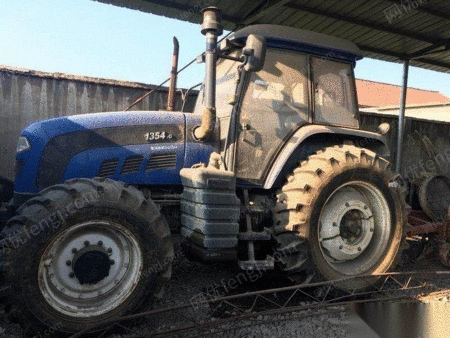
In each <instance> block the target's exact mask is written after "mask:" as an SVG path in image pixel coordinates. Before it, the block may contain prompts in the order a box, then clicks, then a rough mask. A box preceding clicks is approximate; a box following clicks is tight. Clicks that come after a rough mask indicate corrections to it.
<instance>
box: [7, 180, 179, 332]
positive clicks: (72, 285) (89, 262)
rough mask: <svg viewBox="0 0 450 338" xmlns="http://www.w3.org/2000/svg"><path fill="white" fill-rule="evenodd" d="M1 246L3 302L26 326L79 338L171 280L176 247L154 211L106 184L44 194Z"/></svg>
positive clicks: (138, 197)
mask: <svg viewBox="0 0 450 338" xmlns="http://www.w3.org/2000/svg"><path fill="white" fill-rule="evenodd" d="M2 238H3V240H2V243H3V250H4V253H5V255H4V259H5V265H4V273H5V275H6V282H7V283H8V284H9V285H11V289H10V291H9V292H8V300H9V303H10V304H11V305H12V306H13V308H14V311H13V313H15V316H14V317H15V318H16V319H18V320H19V321H21V322H22V324H24V325H25V326H30V325H34V324H38V323H41V324H44V325H46V326H48V327H50V328H53V329H54V330H59V331H65V332H77V331H80V330H83V329H85V328H87V327H90V326H92V325H96V324H100V323H101V322H103V321H105V320H109V319H112V318H116V317H120V316H123V315H126V314H129V313H131V312H133V311H135V310H136V309H137V308H138V307H139V306H140V305H141V304H142V303H143V302H148V301H149V298H150V297H151V296H152V295H156V296H158V295H160V294H161V292H162V286H163V284H164V281H165V280H167V279H168V278H170V274H171V263H172V259H173V244H172V240H171V236H170V231H169V227H168V225H167V224H166V221H165V220H164V218H163V217H162V216H161V214H160V213H159V210H158V208H157V207H156V206H155V205H154V204H153V203H152V202H151V201H148V200H146V199H145V198H144V196H143V194H142V193H141V192H140V191H138V190H137V189H135V188H134V187H131V186H127V185H125V184H123V183H121V182H116V181H112V180H109V179H74V180H70V181H67V182H66V183H65V184H60V185H55V186H52V187H50V188H47V189H45V190H43V191H42V192H41V193H40V194H39V196H38V197H35V198H32V199H30V200H29V201H28V202H26V203H25V204H24V205H22V206H21V207H20V208H19V210H18V215H17V216H15V217H13V218H12V219H11V220H10V221H9V222H8V224H7V226H6V227H5V229H4V230H3V232H2ZM33 323H34V324H33Z"/></svg>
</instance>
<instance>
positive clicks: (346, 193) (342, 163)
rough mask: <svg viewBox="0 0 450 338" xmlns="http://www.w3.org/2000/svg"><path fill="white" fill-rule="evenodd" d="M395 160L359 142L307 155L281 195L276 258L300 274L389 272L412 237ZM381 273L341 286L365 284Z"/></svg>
mask: <svg viewBox="0 0 450 338" xmlns="http://www.w3.org/2000/svg"><path fill="white" fill-rule="evenodd" d="M388 165H389V162H388V161H386V160H385V159H383V158H381V157H379V156H378V155H377V154H375V153H374V152H372V151H370V150H367V149H363V148H358V147H355V146H353V145H342V146H334V147H329V148H325V149H324V150H322V151H319V152H317V154H314V155H311V156H309V157H308V159H307V160H306V161H303V162H302V163H301V164H300V166H299V167H297V168H296V169H295V170H294V171H293V173H292V174H291V175H289V176H288V177H287V183H286V184H285V185H284V186H283V188H282V190H281V191H280V192H279V193H278V195H277V197H278V200H277V205H276V207H275V209H274V222H275V223H274V235H275V239H276V243H277V247H276V253H275V255H276V258H277V260H278V263H279V266H280V267H281V269H283V270H284V271H286V273H288V275H290V276H292V278H293V279H297V282H299V281H301V280H299V279H300V278H299V276H300V277H301V278H303V279H304V278H305V276H309V277H311V272H313V271H315V272H318V274H319V275H320V276H321V277H322V278H324V279H326V280H333V279H340V278H345V277H352V276H358V275H366V274H377V273H383V272H386V271H388V270H389V269H391V268H392V267H393V266H395V264H396V263H397V262H398V258H399V256H400V251H401V250H402V247H403V244H402V243H403V242H404V239H405V231H404V223H405V222H406V217H405V213H404V203H403V201H402V196H401V195H400V192H399V189H396V188H395V187H394V186H395V184H392V185H391V187H390V186H389V180H390V178H391V177H390V174H389V172H388V170H387V168H388ZM376 280H377V278H375V277H374V278H371V279H370V280H367V279H352V280H349V281H347V282H345V283H341V284H340V285H339V286H340V287H341V288H343V289H347V290H355V289H357V290H358V289H365V288H367V287H370V286H371V285H372V284H373V283H376Z"/></svg>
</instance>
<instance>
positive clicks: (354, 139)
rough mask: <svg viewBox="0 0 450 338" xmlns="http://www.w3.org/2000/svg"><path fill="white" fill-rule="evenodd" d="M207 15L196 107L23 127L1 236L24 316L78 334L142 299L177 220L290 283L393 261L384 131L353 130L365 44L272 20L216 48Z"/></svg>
mask: <svg viewBox="0 0 450 338" xmlns="http://www.w3.org/2000/svg"><path fill="white" fill-rule="evenodd" d="M203 15H204V17H203V24H202V33H203V34H204V35H205V36H206V40H207V43H206V51H205V53H203V54H202V56H201V57H200V59H201V61H203V62H204V63H205V64H206V74H205V80H204V83H203V85H202V88H201V90H200V93H199V96H198V100H197V103H196V106H195V109H194V111H193V113H182V112H169V111H167V112H166V111H156V112H147V111H141V112H114V113H99V114H88V115H78V116H70V117H63V118H57V119H52V120H48V121H42V122H38V123H35V124H32V125H31V126H29V127H28V128H26V129H25V130H24V131H23V132H22V135H21V137H20V139H19V141H18V152H17V155H16V161H17V162H16V179H15V182H14V197H13V199H12V201H11V202H10V204H9V210H10V213H11V215H10V218H9V221H8V222H7V224H6V225H4V227H3V230H2V233H1V238H2V241H1V244H0V245H1V250H2V251H1V252H2V257H1V259H2V278H3V283H4V284H5V285H7V286H8V287H9V289H8V291H7V297H8V301H9V302H10V304H11V305H12V307H14V310H15V311H13V312H14V313H15V314H19V315H18V316H17V317H19V318H20V320H21V321H22V322H23V323H37V322H39V323H43V324H45V325H48V326H50V327H55V326H57V327H58V328H59V329H60V330H62V331H66V332H75V331H78V330H81V329H84V328H86V327H88V326H90V325H93V324H96V323H101V322H102V321H104V320H107V319H110V318H113V317H116V316H123V315H125V314H127V313H130V312H133V311H136V310H137V309H138V308H139V307H140V306H141V304H148V303H149V302H150V301H151V300H150V298H151V297H154V296H160V295H161V293H162V290H163V284H164V281H165V280H167V279H168V278H170V275H171V263H172V260H173V257H174V249H173V244H172V240H171V231H170V230H171V228H175V230H177V231H180V232H181V234H182V235H183V237H184V242H183V245H182V246H183V250H184V252H185V254H186V255H187V256H188V257H190V258H191V259H197V260H201V261H204V262H224V261H235V262H237V264H239V266H240V267H241V268H242V269H245V270H256V269H258V270H271V269H278V270H280V271H283V272H284V273H286V274H287V275H288V276H289V277H290V278H291V279H292V280H294V281H296V282H307V281H308V280H311V279H312V278H313V277H314V276H319V277H320V278H323V279H327V280H330V279H337V278H342V277H352V276H358V275H367V274H378V273H383V272H386V271H387V270H388V269H390V268H391V267H392V266H393V265H394V262H395V261H396V259H397V257H398V255H399V252H400V248H401V244H402V241H403V239H404V222H405V216H404V207H403V203H402V198H401V196H400V193H399V189H398V186H397V184H396V183H395V182H393V181H391V178H392V177H391V174H390V173H389V171H388V165H389V162H388V160H386V159H385V157H388V156H389V149H388V148H387V146H386V142H385V138H384V136H383V135H382V134H381V133H375V132H368V131H364V130H361V129H360V127H359V115H358V106H357V97H356V90H355V81H354V74H353V69H354V66H355V62H356V61H357V60H358V59H360V58H361V53H360V50H359V49H358V48H357V46H356V45H354V44H352V43H350V42H348V41H344V40H341V39H338V38H332V37H329V36H325V35H322V34H318V33H313V32H308V31H303V30H298V29H293V28H288V27H282V26H273V25H255V26H249V27H246V28H244V29H242V30H239V31H237V32H235V33H233V34H232V35H230V36H229V37H228V38H227V39H224V40H223V41H221V43H220V44H218V43H217V37H218V36H219V35H220V34H221V33H222V27H221V24H220V11H219V10H218V9H217V8H214V7H209V8H206V9H205V10H204V11H203ZM384 127H385V126H384ZM380 130H383V132H386V128H380ZM169 224H170V225H171V226H169ZM172 230H173V229H172ZM374 280H376V277H374V278H373V279H372V280H370V281H368V280H367V279H349V280H348V281H347V282H345V283H343V284H342V287H343V288H346V289H364V288H367V287H369V286H370V284H371V283H372V282H374ZM33 325H34V324H33Z"/></svg>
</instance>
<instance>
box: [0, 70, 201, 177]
mask: <svg viewBox="0 0 450 338" xmlns="http://www.w3.org/2000/svg"><path fill="white" fill-rule="evenodd" d="M152 88H154V86H150V85H144V84H139V83H131V82H121V81H114V80H104V79H96V78H88V77H79V76H70V75H65V74H59V73H56V74H49V73H42V72H36V71H28V70H21V69H13V68H9V67H0V176H4V177H7V178H10V179H13V177H14V156H15V149H16V143H17V138H18V137H19V135H20V132H21V130H22V129H23V128H24V127H26V126H27V125H29V124H31V123H33V122H36V121H39V120H44V119H49V118H53V117H59V116H66V115H73V114H86V113H92V112H107V111H120V110H123V109H125V108H126V107H128V106H129V105H130V104H131V103H132V102H133V101H134V100H135V99H136V98H138V97H140V96H141V95H143V94H145V93H146V92H148V91H149V90H151V89H152ZM177 98H178V99H177V109H180V108H181V100H180V97H179V93H178V97H177ZM166 102H167V88H165V87H163V88H161V89H159V90H158V91H156V92H154V93H153V94H152V95H150V96H149V97H147V98H145V99H144V100H143V101H142V102H140V103H139V104H137V105H136V106H135V107H134V108H132V109H133V110H159V109H163V108H164V107H165V106H166ZM194 102H195V94H194V95H193V96H191V97H190V98H189V99H188V101H187V104H186V109H185V111H186V110H187V111H190V109H192V107H193V105H194Z"/></svg>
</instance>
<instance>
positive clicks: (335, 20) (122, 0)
mask: <svg viewBox="0 0 450 338" xmlns="http://www.w3.org/2000/svg"><path fill="white" fill-rule="evenodd" d="M95 1H99V2H104V3H108V4H112V5H116V6H121V7H127V8H131V9H137V10H140V11H143V12H148V13H152V14H157V15H162V16H166V17H169V18H174V19H178V20H183V21H188V22H192V23H201V21H202V17H201V15H200V10H201V9H202V8H203V7H208V6H216V7H218V8H220V9H221V10H222V11H223V15H222V20H223V22H222V23H223V25H224V27H225V28H226V29H228V30H237V29H240V28H243V27H245V26H248V25H252V24H269V23H270V24H276V25H282V26H288V27H295V28H301V29H305V30H309V31H313V32H318V33H323V34H327V35H330V36H334V37H338V38H343V39H346V40H349V41H351V42H353V43H355V44H356V45H357V46H358V47H359V48H360V49H361V50H362V51H363V55H364V56H366V57H370V58H375V59H380V60H384V61H392V62H403V85H402V93H401V97H400V112H399V125H398V131H399V132H398V135H397V136H398V138H397V156H396V161H395V162H396V165H395V168H396V171H397V172H400V169H401V158H402V145H403V138H404V137H403V135H404V131H405V130H404V129H405V127H404V126H405V123H404V121H405V105H406V91H407V86H408V72H409V66H410V65H412V66H416V67H420V68H425V69H430V70H435V71H439V72H445V73H450V1H439V0H352V1H351V2H350V1H342V0H314V1H311V0H259V1H239V2H238V1H225V0H95Z"/></svg>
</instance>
